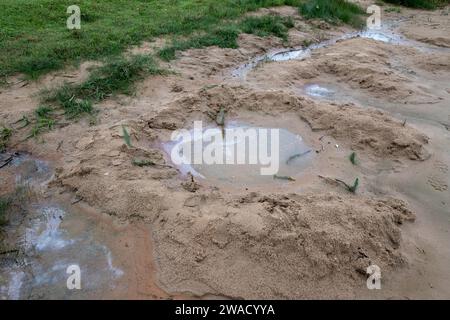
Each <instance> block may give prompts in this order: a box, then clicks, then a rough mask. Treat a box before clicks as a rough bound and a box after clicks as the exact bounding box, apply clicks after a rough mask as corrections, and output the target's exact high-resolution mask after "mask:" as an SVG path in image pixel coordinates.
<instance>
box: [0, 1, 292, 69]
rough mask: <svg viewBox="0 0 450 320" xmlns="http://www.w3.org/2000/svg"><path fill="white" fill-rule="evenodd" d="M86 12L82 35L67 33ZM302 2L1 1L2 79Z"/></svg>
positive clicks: (80, 32) (53, 67)
mask: <svg viewBox="0 0 450 320" xmlns="http://www.w3.org/2000/svg"><path fill="white" fill-rule="evenodd" d="M72 4H77V5H78V6H79V7H80V9H81V30H68V29H67V28H66V20H67V18H68V16H69V15H68V14H67V13H66V9H67V7H68V6H69V5H72ZM299 4H300V0H221V1H217V0H133V1H130V0H109V1H96V0H78V1H76V2H75V3H73V2H70V1H67V0H2V1H0V43H1V44H2V45H1V46H0V77H1V76H7V75H12V74H14V73H16V72H22V73H25V74H26V75H28V76H30V77H39V76H40V75H42V74H44V73H46V72H48V71H51V70H56V69H60V68H62V67H64V66H66V65H67V64H71V65H74V64H76V63H78V62H80V61H83V60H99V59H102V58H104V57H108V56H114V55H118V54H120V53H121V52H122V51H123V50H124V49H125V48H127V47H129V46H130V45H136V44H139V43H140V42H141V41H142V40H151V39H152V38H155V37H158V36H165V35H172V36H183V37H186V36H191V35H192V34H195V33H209V31H210V30H212V29H215V28H216V27H218V26H222V27H224V26H226V25H227V24H228V22H227V21H229V20H234V19H238V18H240V17H242V16H243V15H244V14H245V13H247V12H249V11H254V10H257V9H259V8H262V7H271V6H278V5H293V6H297V5H299Z"/></svg>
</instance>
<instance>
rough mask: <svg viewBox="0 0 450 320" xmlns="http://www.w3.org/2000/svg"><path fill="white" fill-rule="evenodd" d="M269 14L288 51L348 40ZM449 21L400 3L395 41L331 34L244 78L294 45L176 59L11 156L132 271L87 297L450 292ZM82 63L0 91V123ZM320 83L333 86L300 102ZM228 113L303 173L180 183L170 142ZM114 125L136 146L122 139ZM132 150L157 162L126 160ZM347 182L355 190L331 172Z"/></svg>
mask: <svg viewBox="0 0 450 320" xmlns="http://www.w3.org/2000/svg"><path fill="white" fill-rule="evenodd" d="M270 12H272V13H273V12H276V13H279V14H283V15H291V16H293V17H294V18H295V20H296V28H294V29H293V30H291V32H290V41H289V46H290V47H292V48H298V47H300V46H301V45H302V44H303V43H304V41H305V40H308V41H313V42H321V41H324V40H327V39H334V38H335V37H339V36H341V35H343V34H345V33H348V32H351V30H348V29H347V28H344V27H340V28H335V27H332V28H331V27H330V26H328V25H327V24H324V23H319V22H313V23H310V22H308V23H307V22H305V21H303V20H302V19H301V18H300V17H298V16H297V14H296V10H295V9H294V8H290V7H282V8H277V9H267V10H263V11H262V12H259V13H258V14H267V13H270ZM447 14H448V8H447V9H445V10H439V11H435V12H424V11H414V10H407V9H402V12H401V13H390V14H387V15H386V16H385V18H386V20H387V21H388V22H395V23H390V24H389V26H390V29H389V31H390V32H395V34H397V35H399V36H403V37H404V38H403V40H402V42H401V43H400V44H396V43H390V42H383V41H377V40H374V39H370V38H364V37H355V38H351V39H345V40H339V41H338V42H337V43H336V44H332V45H330V46H325V47H322V48H319V49H317V50H314V51H312V53H311V54H310V55H309V56H308V57H306V58H305V59H303V60H289V61H281V62H264V63H260V64H257V66H256V67H255V68H253V69H249V70H248V72H246V73H245V76H242V75H241V74H239V73H238V75H237V76H236V72H235V71H236V70H241V69H239V66H241V67H242V66H245V64H248V63H249V62H251V61H252V59H253V58H254V57H258V56H261V55H264V54H266V53H268V52H271V50H272V49H281V50H286V48H283V46H282V43H281V42H280V41H279V40H278V39H275V38H266V39H262V38H259V37H255V36H251V35H241V36H240V39H239V44H240V48H239V49H236V50H233V49H220V48H207V49H199V50H189V51H186V52H184V53H181V54H180V55H179V58H178V59H177V60H176V61H174V62H173V63H172V64H171V65H169V67H170V68H171V69H172V70H174V71H176V74H174V75H170V76H158V77H153V78H149V79H146V80H145V81H143V82H142V83H140V84H139V87H138V91H137V93H136V95H135V96H133V97H124V96H118V97H114V98H112V99H108V100H106V101H105V102H103V103H101V104H100V105H98V106H97V108H98V109H99V110H100V112H99V114H98V121H97V123H96V124H95V125H90V124H89V123H88V120H80V121H79V122H77V123H74V124H69V125H64V126H62V127H61V128H58V129H56V130H54V131H52V132H49V133H46V134H44V135H43V136H42V137H40V138H39V140H38V141H34V140H29V141H27V142H21V139H22V138H23V137H24V136H25V134H26V132H24V131H19V132H18V134H16V135H15V136H14V137H13V141H12V145H13V146H14V147H13V149H14V150H19V151H27V152H30V153H31V154H32V155H33V157H35V158H37V159H42V160H46V161H48V162H49V163H51V166H52V168H54V175H53V176H52V179H51V180H50V182H49V185H48V187H46V186H44V187H43V189H44V190H43V191H42V192H43V194H45V197H44V199H47V200H48V199H51V200H52V201H56V200H55V199H58V201H59V202H63V203H70V202H71V201H70V200H67V199H66V200H59V197H62V196H65V197H68V198H69V199H77V203H76V204H74V205H72V206H73V207H75V209H76V210H78V211H80V212H82V215H83V214H84V215H86V217H89V219H91V220H92V221H97V222H98V223H99V225H103V224H105V225H108V226H105V227H104V230H103V231H97V230H96V229H95V230H94V231H93V233H94V234H96V235H97V237H98V238H99V239H100V240H99V241H101V242H102V243H106V244H107V246H108V247H109V248H110V250H111V252H112V254H113V256H114V261H115V263H116V264H117V265H118V266H119V267H120V269H121V270H123V271H124V275H123V276H122V277H121V278H120V279H118V280H117V286H116V287H115V288H114V289H111V288H108V289H105V290H103V291H101V290H100V291H95V292H94V293H92V294H91V295H87V296H85V297H88V298H92V297H113V298H142V299H146V298H152V299H155V298H163V299H167V298H182V297H184V298H185V297H190V298H215V297H221V298H244V299H248V298H257V299H259V298H263V299H264V298H275V299H292V298H371V299H380V298H384V299H385V298H449V297H450V289H449V288H450V277H448V274H449V273H448V268H447V266H448V263H449V262H450V249H449V248H448V246H446V244H448V243H449V240H450V235H449V228H450V210H449V202H450V197H449V196H450V194H449V189H448V185H449V183H450V174H449V172H448V165H449V164H450V154H449V153H448V150H449V149H450V135H449V133H448V128H449V126H450V113H449V111H448V106H449V103H450V85H449V83H450V81H449V80H450V52H449V51H448V50H447V49H446V48H447V47H448V44H449V41H450V36H449V35H450V32H449V31H450V30H449V29H450V25H449V17H448V15H447ZM160 43H161V41H156V42H154V43H146V44H144V45H143V46H142V47H139V48H134V49H132V50H131V51H133V52H151V51H152V50H153V48H154V47H155V46H158V45H159V44H160ZM92 64H93V63H92V62H90V63H85V64H83V65H82V66H81V68H80V70H71V71H68V72H59V73H55V74H52V75H49V76H46V77H45V78H44V79H42V80H40V81H38V82H31V83H23V82H20V83H17V82H19V78H17V79H11V82H12V83H16V84H13V85H11V86H10V87H5V88H1V89H0V114H1V119H2V120H1V121H2V122H4V123H13V122H15V121H16V120H17V119H20V118H21V117H22V115H23V113H24V112H31V110H33V108H35V107H36V105H37V104H38V96H37V94H38V93H39V90H41V89H42V88H44V87H49V86H50V87H51V86H55V85H57V84H60V83H62V82H63V81H64V80H67V79H70V81H74V82H76V81H81V80H82V79H84V78H85V77H86V75H87V72H88V71H87V70H88V68H89V66H91V65H92ZM67 77H69V78H67ZM312 84H316V85H317V84H318V85H320V86H323V87H326V88H329V89H330V90H332V92H333V95H332V96H327V97H324V96H315V97H314V96H311V95H308V91H307V90H306V88H307V87H308V86H309V85H312ZM222 107H223V108H225V110H226V121H232V120H239V121H242V122H245V123H250V124H253V125H255V126H263V127H278V128H285V129H287V130H290V131H291V132H294V133H296V134H299V135H301V136H302V138H303V139H304V141H305V143H307V144H308V145H309V146H311V148H312V149H313V150H314V160H313V161H312V162H311V164H310V165H309V166H308V168H307V169H305V170H303V171H302V172H299V174H298V175H297V176H296V177H295V178H296V180H295V181H276V180H273V179H270V180H267V181H259V180H255V181H254V183H250V184H244V183H240V182H239V178H237V179H235V181H233V180H232V181H231V182H230V181H222V180H220V179H214V177H213V178H211V179H206V180H204V179H199V178H194V179H192V178H191V177H190V176H186V175H182V174H181V173H180V172H179V170H177V168H176V167H175V166H174V165H173V164H171V162H170V158H169V156H168V154H166V153H165V152H164V149H163V147H162V145H163V143H164V142H167V141H168V140H169V138H170V135H171V133H172V131H173V130H175V129H181V128H187V129H189V128H192V125H193V122H194V121H196V120H203V121H204V122H207V123H209V124H213V123H214V117H215V115H216V114H217V113H218V112H219V110H220V109H221V108H222ZM122 125H126V126H127V128H128V129H129V131H130V134H131V137H132V141H133V147H127V146H126V145H125V144H124V140H123V137H122ZM351 152H356V154H357V155H358V162H357V165H356V166H355V165H353V164H351V163H350V161H349V160H348V156H349V154H350V153H351ZM136 157H139V158H145V159H149V160H152V161H153V162H155V163H157V164H159V165H155V166H151V167H142V168H141V167H137V166H134V165H132V159H134V158H136ZM0 174H1V176H2V179H5V180H4V181H9V182H8V183H5V184H4V183H2V187H1V191H2V192H3V193H4V192H6V191H8V189H11V185H13V182H12V181H14V175H15V174H16V170H15V169H14V168H12V167H5V168H4V169H1V171H0ZM355 177H359V179H360V182H361V185H360V187H359V189H358V191H357V194H352V193H349V192H348V191H347V190H345V189H344V188H343V187H342V185H341V184H339V183H337V182H336V181H335V180H334V179H336V178H338V179H342V180H345V181H348V182H350V181H353V179H354V178H355ZM79 200H81V202H78V201H79ZM72 202H74V201H72ZM102 221H103V222H102ZM104 221H106V222H104ZM105 230H106V231H105ZM108 230H114V232H111V235H110V236H108V233H109V231H108ZM12 238H13V237H12V236H11V239H12ZM371 264H376V265H378V266H379V267H380V268H381V271H382V290H368V289H367V287H366V279H367V274H366V269H367V267H368V266H369V265H371ZM40 294H41V295H37V297H38V298H39V297H48V296H51V294H48V293H47V295H46V293H45V292H41V293H40ZM31 297H36V296H33V295H32V296H31ZM82 297H83V296H82ZM72 298H73V297H72ZM75 298H77V297H75Z"/></svg>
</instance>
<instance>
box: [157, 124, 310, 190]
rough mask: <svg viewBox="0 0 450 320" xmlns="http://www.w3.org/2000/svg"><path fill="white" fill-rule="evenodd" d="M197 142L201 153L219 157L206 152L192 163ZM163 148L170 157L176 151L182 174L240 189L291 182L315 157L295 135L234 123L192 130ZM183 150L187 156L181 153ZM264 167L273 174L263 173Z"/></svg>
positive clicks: (288, 132) (276, 129)
mask: <svg viewBox="0 0 450 320" xmlns="http://www.w3.org/2000/svg"><path fill="white" fill-rule="evenodd" d="M238 133H244V135H238ZM196 143H198V144H199V145H200V146H201V150H205V152H206V151H208V150H215V151H216V152H218V154H219V156H218V157H217V158H216V157H215V153H214V152H215V151H213V152H211V153H210V152H207V154H203V161H202V162H201V163H197V164H194V162H195V161H193V157H192V154H193V152H194V150H195V144H196ZM163 148H164V150H165V151H166V153H167V155H168V156H169V157H170V156H171V155H172V153H174V152H175V153H178V154H179V155H180V157H181V158H182V159H183V160H184V163H183V164H178V168H179V169H180V171H181V172H182V173H183V174H187V173H188V172H190V173H191V174H193V175H194V176H195V177H198V178H200V179H205V180H207V181H209V182H212V183H228V184H233V185H239V186H241V185H246V186H249V185H261V184H270V183H280V182H284V181H292V180H293V179H296V178H299V176H301V173H302V171H303V170H304V169H306V168H307V167H308V166H310V165H311V162H312V160H313V159H314V155H315V151H314V150H313V149H312V148H311V147H309V146H308V145H306V144H305V142H304V141H303V139H302V137H301V136H300V135H298V134H295V133H292V132H290V131H288V130H286V129H283V128H267V127H255V126H250V125H247V124H245V123H241V122H236V121H232V122H229V123H227V125H226V126H225V128H224V129H221V128H217V127H210V128H205V129H203V130H200V131H198V132H196V130H195V129H191V130H190V131H189V139H182V138H180V139H178V140H177V141H170V142H165V143H163ZM183 149H184V152H185V153H186V152H187V154H183ZM220 153H221V154H220ZM209 154H212V155H213V158H212V159H211V161H210V162H211V163H209V162H208V160H205V159H206V158H205V157H206V156H207V155H209ZM264 168H265V169H266V170H267V169H269V168H272V169H273V171H272V170H270V171H267V172H264V171H263V170H264Z"/></svg>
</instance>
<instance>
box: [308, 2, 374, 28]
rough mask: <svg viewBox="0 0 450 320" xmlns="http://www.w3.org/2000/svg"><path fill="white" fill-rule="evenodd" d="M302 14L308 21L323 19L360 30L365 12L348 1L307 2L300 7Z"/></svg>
mask: <svg viewBox="0 0 450 320" xmlns="http://www.w3.org/2000/svg"><path fill="white" fill-rule="evenodd" d="M300 14H302V15H303V16H304V17H305V18H307V19H321V20H324V21H326V22H329V23H332V24H338V23H346V24H349V25H351V26H353V27H357V28H360V27H362V26H363V24H364V20H363V19H362V15H363V14H365V12H364V10H363V9H362V8H361V7H359V6H358V5H356V4H354V3H350V2H348V1H346V0H307V1H306V2H305V3H303V4H301V5H300Z"/></svg>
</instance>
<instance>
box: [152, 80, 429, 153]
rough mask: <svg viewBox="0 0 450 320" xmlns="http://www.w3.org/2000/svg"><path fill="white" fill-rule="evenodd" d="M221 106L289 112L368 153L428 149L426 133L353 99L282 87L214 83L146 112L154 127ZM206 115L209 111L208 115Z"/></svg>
mask: <svg viewBox="0 0 450 320" xmlns="http://www.w3.org/2000/svg"><path fill="white" fill-rule="evenodd" d="M221 106H224V107H225V108H226V110H227V111H228V113H229V114H230V115H231V116H233V115H237V114H238V113H239V111H242V110H250V111H253V112H259V113H262V114H270V115H275V116H276V115H277V114H280V113H283V112H295V113H296V114H298V116H299V118H300V119H301V120H303V121H306V122H307V123H308V124H309V125H310V127H311V129H312V130H313V131H323V132H324V133H327V134H328V135H331V136H333V137H334V138H336V139H337V140H338V141H340V142H341V143H344V144H347V145H348V146H349V147H351V148H354V149H358V150H363V151H366V152H369V153H371V154H372V155H374V156H377V157H379V156H382V157H388V156H390V157H396V158H402V157H406V158H409V159H412V160H424V159H426V158H427V157H428V156H429V155H428V152H427V151H426V149H425V148H424V145H426V144H427V143H428V139H427V137H426V136H424V135H423V134H420V133H419V132H417V131H416V130H414V129H412V128H410V127H407V126H404V125H403V123H401V122H399V121H395V120H393V119H392V118H391V117H389V116H388V115H387V114H385V113H383V112H382V111H379V110H375V109H367V108H365V109H363V108H360V107H358V106H356V105H354V104H334V103H331V104H330V103H326V102H315V101H312V100H309V99H306V98H303V97H298V96H295V95H291V94H288V93H286V92H283V91H253V90H248V89H244V88H242V87H226V86H220V87H215V88H212V89H210V90H202V91H200V93H199V94H198V95H193V96H190V97H187V98H182V99H180V100H178V101H175V102H174V103H171V104H169V105H168V106H166V108H165V109H164V110H163V111H161V112H160V113H158V114H157V115H154V116H152V115H147V116H145V117H144V118H149V120H148V123H149V126H150V127H151V128H154V129H170V130H174V129H177V128H182V127H184V126H185V125H186V124H187V123H186V122H187V120H188V119H189V118H193V117H202V116H203V117H204V118H205V120H210V121H211V119H214V117H215V116H214V115H215V114H217V112H218V111H219V110H220V107H221ZM208 116H209V117H208Z"/></svg>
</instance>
